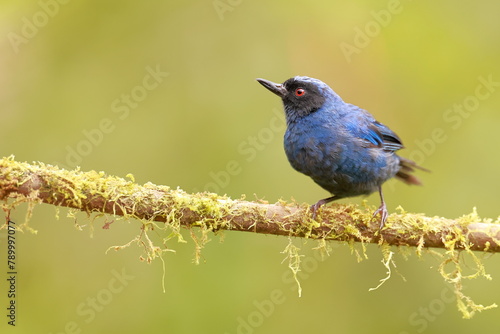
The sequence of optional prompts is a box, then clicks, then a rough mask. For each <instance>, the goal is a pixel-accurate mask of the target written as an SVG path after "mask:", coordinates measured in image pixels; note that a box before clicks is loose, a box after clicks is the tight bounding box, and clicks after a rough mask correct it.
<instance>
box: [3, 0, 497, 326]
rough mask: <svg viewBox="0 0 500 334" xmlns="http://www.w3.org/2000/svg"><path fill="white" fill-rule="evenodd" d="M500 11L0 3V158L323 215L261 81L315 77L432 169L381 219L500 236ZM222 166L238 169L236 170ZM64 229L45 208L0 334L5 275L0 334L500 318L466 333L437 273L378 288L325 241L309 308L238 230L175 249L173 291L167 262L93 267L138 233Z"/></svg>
mask: <svg viewBox="0 0 500 334" xmlns="http://www.w3.org/2000/svg"><path fill="white" fill-rule="evenodd" d="M499 11H500V4H499V3H498V2H497V1H467V2H465V1H463V2H456V1H440V2H426V1H401V2H397V1H344V2H339V1H336V2H326V1H323V2H290V1H273V2H269V1H242V0H239V1H238V0H217V1H182V2H174V1H169V2H166V1H165V2H160V1H156V2H152V1H146V2H139V1H129V0H126V1H113V2H103V1H85V2H79V1H62V0H59V1H56V0H40V1H23V2H19V1H6V0H4V1H2V2H1V3H0V50H1V51H0V73H1V75H0V124H1V131H0V142H1V145H0V150H1V152H0V154H1V156H8V155H11V154H14V155H15V156H16V159H17V160H19V161H28V162H31V161H42V162H45V163H52V164H58V165H60V166H62V167H68V168H73V167H75V166H77V165H78V166H80V167H81V169H82V170H91V169H94V170H102V171H105V172H107V173H109V174H112V175H117V176H122V177H124V176H125V175H126V174H128V173H132V174H133V175H134V176H135V178H136V181H137V182H139V183H145V182H148V181H151V182H153V183H157V184H165V185H169V186H171V187H177V186H179V187H181V188H182V189H184V190H186V191H188V192H192V191H201V190H210V191H216V192H218V193H220V194H227V195H228V196H231V197H233V198H239V197H240V196H241V195H242V194H245V195H246V196H247V198H248V199H253V198H255V197H257V198H264V199H266V200H268V201H270V202H274V201H277V200H278V199H280V198H282V199H285V200H289V199H291V198H294V199H296V200H297V201H299V202H308V203H314V202H315V201H316V200H318V199H319V198H323V197H325V196H326V195H327V194H326V193H325V192H324V191H323V190H322V189H321V188H319V187H318V186H317V185H315V184H314V183H313V182H312V181H311V180H309V179H308V178H307V177H305V176H303V175H300V174H299V173H297V172H295V171H294V170H293V169H292V168H291V167H290V166H289V165H288V162H287V160H286V157H285V155H284V152H283V149H282V135H283V132H284V128H283V115H282V111H281V102H280V101H279V99H278V98H277V97H276V96H273V95H272V94H270V93H269V92H268V91H266V90H265V89H264V88H263V87H261V86H260V85H259V84H258V83H257V82H255V78H257V77H262V78H266V79H269V80H273V81H278V82H282V81H284V80H286V79H288V78H289V77H291V76H294V75H308V76H312V77H316V78H319V79H322V80H323V81H325V82H327V83H328V84H330V86H331V87H332V88H333V89H334V90H336V92H337V93H339V94H340V95H341V96H342V97H343V98H344V100H346V101H348V102H351V103H354V104H357V105H359V106H361V107H363V108H365V109H367V110H369V111H370V112H371V113H373V114H374V115H375V117H376V118H377V119H378V120H379V121H381V122H382V123H384V124H386V125H388V126H390V127H391V128H392V129H393V130H394V131H395V132H397V133H398V134H399V135H400V136H401V137H402V139H403V141H404V143H405V146H406V149H405V150H404V151H401V155H402V156H405V157H410V158H413V159H415V160H417V162H419V163H421V164H422V165H423V166H425V167H426V168H429V169H431V170H432V173H430V174H425V173H421V174H419V175H420V176H421V178H422V179H423V181H424V183H425V186H424V187H408V186H406V185H404V184H402V183H399V182H397V181H390V182H388V183H387V184H386V185H385V196H386V201H387V203H388V206H389V209H390V211H392V212H393V211H394V210H395V208H396V207H397V206H399V205H401V206H403V207H404V208H405V209H406V210H408V211H414V212H425V213H426V214H428V215H439V216H444V217H449V218H454V217H458V216H460V215H463V214H467V213H469V212H470V211H471V210H472V208H473V207H475V206H476V207H477V209H478V212H479V214H480V215H481V216H485V217H492V218H495V217H496V216H497V215H498V195H497V191H496V190H497V188H498V186H499V185H500V178H499V176H498V166H499V165H500V159H499V156H498V138H497V137H496V133H497V132H498V125H499V124H500V113H499V111H498V109H499V107H500V67H499V59H500V43H498V41H499V38H500V21H499V20H498V15H499ZM231 162H232V164H234V162H236V164H237V165H238V167H239V168H238V169H237V171H236V172H235V171H232V174H229V171H227V168H228V164H230V165H231ZM361 201H362V199H361V198H352V199H348V200H345V201H344V202H354V203H361ZM368 201H369V203H371V204H378V203H379V202H378V198H377V196H376V195H372V196H370V197H369V198H368ZM66 212H67V211H66V210H61V213H60V216H61V218H60V219H59V220H57V219H56V217H55V210H54V208H53V207H51V206H47V205H41V206H38V207H36V209H35V212H34V215H33V217H32V219H31V226H32V227H33V228H34V229H36V230H38V234H37V235H34V234H31V233H22V234H21V233H18V234H17V237H18V241H17V248H18V271H19V276H18V283H19V286H18V316H17V326H16V328H15V329H13V328H10V326H7V324H6V322H7V321H6V317H5V313H6V311H5V307H6V305H7V304H6V303H7V297H6V294H7V293H6V286H5V280H4V279H2V281H3V283H2V284H1V285H0V290H1V291H0V302H1V305H2V306H1V307H0V309H2V310H3V311H2V317H1V318H0V319H2V320H1V323H0V329H1V331H2V333H4V332H7V331H5V329H9V330H10V331H8V332H9V333H10V332H16V333H108V332H121V333H136V332H139V331H142V332H145V333H160V332H161V333H231V334H233V333H245V334H250V333H304V332H307V333H311V332H315V333H335V332H339V333H395V334H403V333H441V332H444V331H446V332H457V333H458V332H462V333H465V332H472V331H475V332H478V331H480V330H484V329H490V328H494V327H492V326H497V323H498V316H499V312H500V309H494V310H490V311H486V312H483V313H481V314H477V315H476V316H475V317H474V318H473V319H472V320H463V319H462V318H461V315H460V313H459V312H458V311H457V308H456V306H455V302H454V301H453V300H452V299H450V297H451V292H450V291H449V290H448V287H447V285H446V284H444V282H443V279H442V278H441V277H440V275H439V273H438V272H437V266H438V265H439V263H440V259H439V257H438V256H436V255H433V254H429V253H427V252H426V253H425V254H424V256H423V257H422V259H418V258H416V257H415V256H410V258H409V259H408V260H404V258H403V257H402V256H401V255H397V256H396V264H397V266H398V271H399V272H400V273H401V274H402V275H403V276H404V277H405V278H406V282H404V281H403V279H401V277H400V276H398V275H393V277H392V278H391V279H390V280H389V281H388V282H386V284H385V285H383V286H382V287H381V288H380V289H378V290H377V291H373V292H368V289H369V288H370V287H374V286H376V285H377V284H378V282H379V279H381V278H383V277H385V272H386V270H385V268H384V267H383V266H382V264H381V263H380V260H381V259H382V255H381V252H380V250H379V248H378V247H377V246H369V247H368V256H369V259H368V260H366V261H363V262H361V263H357V261H356V256H355V255H352V254H351V251H350V249H349V247H347V246H346V245H342V244H337V243H331V246H332V248H333V249H332V253H331V256H330V257H329V258H327V259H325V260H324V261H321V258H320V257H319V255H318V254H317V251H315V250H314V249H313V248H315V247H316V246H317V244H316V243H314V242H311V241H309V242H307V243H305V244H304V243H303V242H302V241H301V240H295V245H296V246H298V247H300V248H301V252H302V254H303V255H304V258H303V259H304V268H303V272H302V275H301V276H302V277H301V281H302V288H303V295H302V297H301V298H299V297H298V296H297V292H296V286H295V285H294V283H293V282H292V281H291V280H290V277H289V272H288V270H287V268H286V264H281V261H282V259H283V258H284V254H281V253H280V252H281V251H282V250H283V249H284V248H285V247H286V245H287V243H288V240H287V239H286V238H283V237H274V236H262V235H253V234H242V233H236V232H233V233H231V232H229V233H226V234H225V239H224V241H223V242H222V243H220V242H219V241H220V238H219V237H218V236H216V237H212V242H210V243H209V244H207V245H206V247H205V248H204V249H203V253H202V255H203V258H202V260H203V261H202V263H201V264H200V265H195V264H193V263H192V259H193V254H194V245H193V242H192V241H191V240H190V239H189V233H188V232H187V231H186V233H185V237H186V239H187V240H189V242H188V243H187V244H177V243H176V242H175V241H174V240H173V241H172V242H170V243H169V244H168V247H169V248H172V249H175V250H176V251H177V252H176V253H175V254H174V253H167V254H166V255H165V265H166V276H165V283H166V292H165V293H163V292H162V284H161V281H162V262H161V261H159V260H156V261H154V262H153V263H152V264H147V263H144V262H141V261H140V260H139V256H140V255H141V254H142V250H141V248H139V247H136V246H132V247H130V248H127V249H125V250H123V251H120V252H114V251H113V252H110V253H108V254H107V255H105V250H106V249H107V248H108V247H109V246H112V245H120V244H125V243H127V242H128V241H129V240H131V239H132V238H133V237H134V236H135V235H136V234H137V233H138V228H139V226H140V224H139V223H138V222H136V221H131V222H123V221H119V223H115V224H113V225H111V229H109V230H103V229H101V226H102V224H103V223H104V220H103V219H100V220H97V221H96V222H95V226H94V227H95V231H94V233H93V237H90V231H89V228H88V227H86V228H84V229H83V231H79V230H78V229H77V228H75V220H74V219H72V218H66ZM24 214H25V207H19V208H18V209H17V210H16V211H15V212H13V213H12V216H11V218H12V219H13V220H16V221H19V222H22V221H23V219H24ZM76 223H78V224H87V223H88V220H87V219H86V217H85V216H84V215H81V216H78V218H77V221H76ZM5 236H6V233H5V230H2V231H0V238H1V239H0V240H1V241H2V244H3V246H2V248H1V252H0V262H1V263H5V262H6V260H5V259H6V251H5V243H4V241H5V240H6V237H5ZM485 263H486V267H487V270H488V272H489V273H490V274H491V275H492V276H493V278H494V279H493V281H486V280H484V279H479V280H476V281H471V282H466V288H465V292H466V293H467V294H469V295H471V296H472V297H473V298H474V300H475V301H476V302H478V303H483V304H485V305H486V304H491V303H494V302H496V303H500V289H499V287H500V266H499V264H500V263H499V260H498V258H497V257H492V258H491V257H487V258H485ZM2 268H4V269H2V270H3V271H4V273H2V277H5V276H6V272H7V269H6V268H5V267H4V266H2ZM117 277H119V279H118V278H117Z"/></svg>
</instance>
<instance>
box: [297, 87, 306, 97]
mask: <svg viewBox="0 0 500 334" xmlns="http://www.w3.org/2000/svg"><path fill="white" fill-rule="evenodd" d="M305 93H306V91H305V89H303V88H297V89H296V90H295V96H304V94H305Z"/></svg>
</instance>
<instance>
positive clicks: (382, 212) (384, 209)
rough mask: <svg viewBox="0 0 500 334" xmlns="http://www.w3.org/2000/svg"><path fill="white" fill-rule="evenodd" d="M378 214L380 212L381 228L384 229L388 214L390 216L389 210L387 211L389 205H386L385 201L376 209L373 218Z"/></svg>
mask: <svg viewBox="0 0 500 334" xmlns="http://www.w3.org/2000/svg"><path fill="white" fill-rule="evenodd" d="M378 214H380V229H382V228H383V227H384V224H385V222H386V221H387V216H389V212H387V207H386V205H385V202H382V204H380V206H379V208H378V209H377V210H375V212H374V213H373V216H372V219H373V218H375V216H376V215H378Z"/></svg>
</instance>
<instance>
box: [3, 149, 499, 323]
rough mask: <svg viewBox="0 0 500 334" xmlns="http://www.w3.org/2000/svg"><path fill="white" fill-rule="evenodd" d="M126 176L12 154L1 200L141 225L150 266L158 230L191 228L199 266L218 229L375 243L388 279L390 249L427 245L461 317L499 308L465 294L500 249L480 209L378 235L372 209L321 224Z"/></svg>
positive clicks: (289, 210) (421, 219) (494, 226)
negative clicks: (434, 251) (467, 264)
mask: <svg viewBox="0 0 500 334" xmlns="http://www.w3.org/2000/svg"><path fill="white" fill-rule="evenodd" d="M127 177H128V178H129V179H130V180H125V179H123V178H119V177H116V176H107V175H106V174H105V173H104V172H96V171H90V172H82V171H80V170H79V169H77V170H73V171H67V170H64V169H60V168H58V167H55V166H51V165H46V164H43V163H33V164H28V163H22V162H17V161H15V160H14V157H12V156H11V157H7V158H2V159H0V200H1V201H3V204H2V208H3V210H4V211H5V212H6V214H7V217H9V215H10V212H11V210H12V209H13V208H15V207H16V206H18V205H19V204H21V203H28V205H29V206H28V214H27V217H28V218H29V217H30V215H31V210H32V208H33V206H35V205H36V204H38V203H47V204H52V205H55V206H56V207H57V206H63V207H69V208H73V209H74V210H79V211H83V212H86V213H88V214H89V215H91V214H95V215H94V217H95V216H96V215H97V216H100V215H103V214H104V215H105V214H109V215H115V216H123V217H124V218H136V219H139V220H141V221H142V223H143V227H142V232H141V233H140V234H139V235H138V237H137V238H135V239H134V240H132V241H130V242H129V243H128V244H126V245H125V246H128V245H130V244H131V243H132V242H134V241H137V242H138V243H140V244H142V245H143V246H144V247H145V249H146V253H147V260H148V261H149V260H152V259H154V258H155V257H157V256H158V255H160V254H161V253H162V252H164V251H168V249H166V248H164V249H162V248H160V247H157V246H155V245H154V244H153V242H152V241H151V240H150V239H149V237H148V234H147V231H148V230H150V229H154V228H160V229H165V230H170V231H171V233H170V234H169V235H168V237H166V238H165V239H164V241H166V240H168V239H170V238H172V237H177V238H178V240H179V241H183V237H182V235H181V233H180V229H181V227H184V228H187V229H190V230H191V236H192V238H193V240H194V241H195V243H196V252H195V254H196V260H198V259H199V257H200V250H201V248H202V247H203V245H204V244H205V243H206V242H207V241H208V237H207V234H208V233H209V232H214V233H215V232H217V231H220V230H230V231H242V232H253V233H262V234H274V235H283V236H288V237H299V238H308V239H317V240H319V242H320V245H323V246H322V247H325V242H326V241H327V240H337V241H345V242H348V243H350V244H352V243H354V242H360V243H361V244H362V245H364V244H365V243H378V244H380V245H382V247H381V250H382V252H383V254H384V258H385V262H384V266H386V268H388V276H390V272H391V270H390V265H391V263H393V262H392V254H393V252H392V251H389V249H388V247H390V246H410V247H415V249H416V253H417V254H421V251H422V249H424V248H428V247H437V248H444V249H446V252H444V255H443V262H442V263H441V265H440V266H439V272H440V273H441V275H442V276H443V278H444V279H445V281H447V282H449V283H450V284H452V285H454V288H455V294H456V297H457V306H458V308H459V310H460V311H461V312H462V314H463V316H464V317H465V318H470V317H472V316H473V315H474V313H475V312H478V311H483V310H486V309H490V308H492V307H496V305H495V304H492V305H489V306H483V305H479V304H476V303H474V302H473V301H472V300H471V299H470V298H469V297H468V296H465V295H464V294H463V293H462V281H463V279H473V278H477V277H484V278H486V279H491V277H490V276H489V275H488V274H486V272H485V270H484V266H483V265H482V263H481V260H480V259H479V258H478V257H477V256H476V255H475V254H474V252H473V251H482V252H499V251H500V223H499V220H496V221H493V220H492V219H480V218H479V216H478V215H477V213H476V212H475V210H474V211H473V212H472V213H471V214H468V215H465V216H463V217H460V218H457V219H446V218H442V217H426V216H425V215H423V214H414V213H407V212H404V211H403V209H399V212H398V213H393V214H391V215H390V216H389V218H388V221H387V222H386V224H385V227H384V228H383V229H382V230H379V223H378V221H375V220H373V219H372V212H373V208H360V207H358V206H356V205H346V204H333V205H329V206H325V207H323V208H322V210H321V211H320V214H319V215H318V220H317V221H314V220H312V219H311V213H310V211H309V206H308V205H305V204H304V205H297V204H296V203H291V204H287V203H285V202H278V203H275V204H269V203H266V202H264V201H245V200H243V199H239V200H234V199H230V198H228V197H226V196H219V195H217V194H213V193H196V194H188V193H186V192H184V191H182V190H180V189H171V188H169V187H167V186H158V185H154V184H152V183H146V184H144V185H139V184H136V183H135V182H134V178H133V176H132V175H127ZM109 224H110V222H109V221H108V222H106V223H105V224H104V225H103V228H109ZM192 227H197V228H199V229H200V231H201V237H197V236H196V235H195V234H194V233H193V230H194V229H192ZM1 228H2V227H0V229H1ZM290 242H291V239H290ZM125 246H117V247H112V249H113V248H114V249H120V248H123V247H125ZM363 250H364V247H363ZM462 250H464V251H465V254H468V255H469V257H471V258H472V259H473V261H474V263H475V268H474V269H473V271H474V272H473V274H469V275H467V274H465V273H464V272H463V268H462V265H461V264H460V262H461V261H460V255H461V254H462V253H463V252H461V251H462ZM297 251H298V248H297V247H295V246H294V245H292V244H289V245H288V246H287V248H286V249H285V252H286V253H287V254H288V256H287V258H288V259H289V260H290V264H289V266H290V269H292V272H293V273H294V275H295V274H296V273H297V272H298V271H299V267H300V255H299V254H298V253H297ZM365 255H366V254H365ZM295 277H296V276H295ZM387 278H388V277H387ZM387 278H385V279H383V280H382V281H381V284H382V283H383V282H385V280H386V279H387ZM299 291H300V284H299Z"/></svg>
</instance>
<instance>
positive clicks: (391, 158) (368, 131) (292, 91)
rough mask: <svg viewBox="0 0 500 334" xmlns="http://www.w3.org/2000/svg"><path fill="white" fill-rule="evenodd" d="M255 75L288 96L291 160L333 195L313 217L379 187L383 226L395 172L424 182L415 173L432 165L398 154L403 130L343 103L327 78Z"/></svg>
mask: <svg viewBox="0 0 500 334" xmlns="http://www.w3.org/2000/svg"><path fill="white" fill-rule="evenodd" d="M256 80H257V81H258V82H259V83H260V84H261V85H262V86H264V87H265V88H267V89H268V90H269V91H271V92H272V93H274V94H276V95H278V96H279V97H281V99H282V101H283V106H284V111H285V118H286V125H287V128H286V131H285V134H284V148H285V153H286V156H287V158H288V161H289V163H290V165H291V166H292V167H293V168H294V169H295V170H297V171H299V172H301V173H303V174H305V175H307V176H309V177H311V178H312V180H313V181H314V182H315V183H317V184H318V185H319V186H321V187H322V188H323V189H325V190H326V191H328V192H329V193H330V194H331V196H330V197H327V198H323V199H320V200H319V201H318V202H316V204H314V205H312V206H311V211H312V218H313V219H314V220H315V219H316V215H317V212H318V209H319V208H320V207H321V206H322V205H324V204H327V203H329V202H332V201H335V200H339V199H341V198H347V197H354V196H360V195H369V194H371V193H374V192H376V191H378V193H379V195H380V201H381V204H380V206H379V208H378V209H377V210H376V211H375V212H374V213H373V217H372V219H374V218H375V217H376V216H377V215H380V225H379V226H380V229H382V228H383V227H384V225H385V222H386V221H387V217H388V211H387V206H386V203H385V200H384V195H383V193H382V184H383V183H384V182H386V181H387V180H389V179H391V178H393V177H395V178H397V179H399V180H401V181H403V182H405V183H406V184H409V185H421V184H422V182H421V181H420V180H419V179H418V178H417V177H416V176H415V175H413V172H415V170H416V169H420V170H424V171H428V170H427V169H425V168H423V167H420V166H419V165H417V164H416V163H415V162H414V161H412V160H409V159H406V158H403V157H401V156H398V155H397V154H396V151H398V150H400V149H402V148H404V146H403V143H402V141H401V139H400V138H399V137H398V135H397V134H396V133H394V132H393V131H392V130H391V129H389V128H388V127H387V126H385V125H384V124H382V123H380V122H378V121H377V120H375V118H374V117H373V116H372V115H371V114H370V113H369V112H368V111H366V110H364V109H362V108H360V107H358V106H356V105H353V104H350V103H346V102H344V101H343V100H342V98H341V97H340V96H339V95H338V94H337V93H335V92H334V91H333V90H332V89H331V88H330V87H329V86H328V85H327V84H326V83H324V82H323V81H321V80H318V79H314V78H310V77H307V76H295V77H292V78H290V79H288V80H286V81H285V82H283V83H274V82H272V81H269V80H265V79H261V78H258V79H256Z"/></svg>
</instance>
